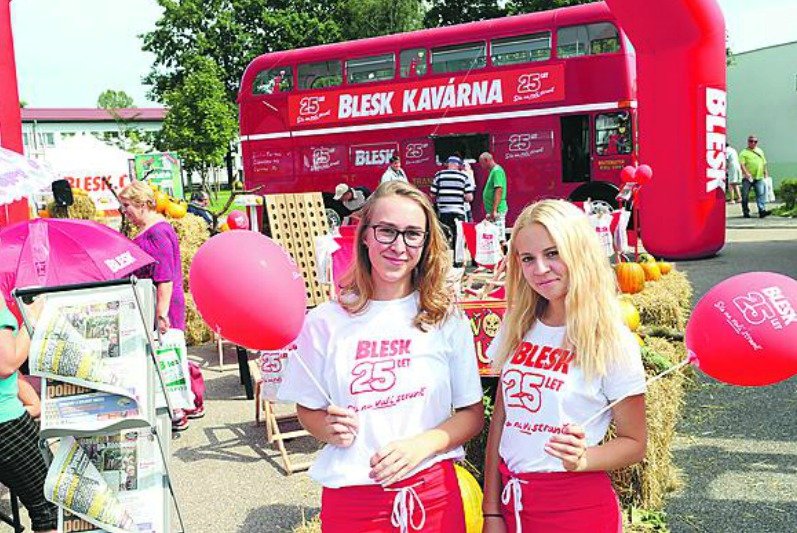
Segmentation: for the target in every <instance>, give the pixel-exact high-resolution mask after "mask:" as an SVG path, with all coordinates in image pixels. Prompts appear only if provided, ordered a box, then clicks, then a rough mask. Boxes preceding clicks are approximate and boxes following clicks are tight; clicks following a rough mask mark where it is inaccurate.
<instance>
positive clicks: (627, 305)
mask: <svg viewBox="0 0 797 533" xmlns="http://www.w3.org/2000/svg"><path fill="white" fill-rule="evenodd" d="M626 298H627V297H621V298H620V313H621V316H622V317H623V322H625V325H626V326H628V329H630V330H631V331H636V330H637V328H638V327H639V323H640V321H641V319H640V317H639V311H638V310H637V308H636V306H635V305H634V304H633V303H632V302H631V301H630V300H628V299H626Z"/></svg>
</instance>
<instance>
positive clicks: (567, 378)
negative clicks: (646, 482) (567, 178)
mask: <svg viewBox="0 0 797 533" xmlns="http://www.w3.org/2000/svg"><path fill="white" fill-rule="evenodd" d="M507 260H508V265H507V269H508V270H507V297H508V310H507V315H506V317H505V318H504V323H503V326H502V329H501V331H500V332H499V334H498V335H497V336H496V338H495V339H494V341H493V343H492V344H491V346H490V350H489V352H488V355H490V356H492V359H493V360H494V361H496V364H497V365H498V366H499V367H500V368H501V380H500V387H499V390H498V392H497V396H496V402H495V410H494V412H493V417H492V422H491V424H490V433H489V437H488V440H487V449H486V452H485V453H486V457H485V472H484V478H485V486H484V502H483V510H484V517H485V522H484V531H485V532H489V533H494V532H504V531H509V532H516V531H526V532H532V531H533V532H548V531H556V532H577V531H578V532H582V531H590V532H593V533H594V532H607V533H608V532H612V533H615V532H619V531H622V520H621V515H620V509H619V505H618V502H617V496H616V495H615V493H614V490H613V489H612V484H611V481H610V479H609V476H608V475H607V471H610V470H615V469H618V468H623V467H625V466H628V465H630V464H633V463H636V462H639V461H641V460H642V458H643V457H644V455H645V446H646V441H647V432H646V425H645V397H644V391H645V375H644V371H643V368H642V361H641V356H640V349H639V345H638V344H637V343H636V340H635V339H634V337H633V336H632V334H631V332H630V331H629V330H628V329H627V328H626V327H625V325H624V324H623V323H622V321H621V319H620V311H619V309H618V303H617V289H616V281H615V278H614V275H613V272H612V271H611V267H610V266H609V263H608V261H607V259H606V256H605V255H604V254H603V253H602V252H601V246H600V243H599V242H598V238H597V236H596V235H595V232H594V230H593V229H592V227H591V226H590V224H589V222H588V220H587V217H586V215H585V214H584V213H583V212H582V211H581V210H579V209H577V208H576V207H575V206H573V205H572V204H570V203H568V202H565V201H563V200H545V201H541V202H538V203H535V204H533V205H530V206H528V207H526V209H524V210H523V212H522V213H521V214H520V217H518V219H517V221H516V222H515V227H514V229H513V231H512V240H511V241H510V251H509V254H508V255H507ZM621 398H625V399H624V400H622V401H621V402H620V403H618V404H617V405H616V406H614V407H613V408H611V410H609V411H606V412H604V413H603V414H602V415H600V416H598V417H597V418H595V420H594V421H590V419H591V418H592V417H593V415H596V414H597V413H598V412H599V411H600V410H601V409H602V408H604V407H606V406H608V404H609V403H610V402H612V401H613V400H617V399H621ZM612 420H614V423H615V428H616V435H615V437H614V438H612V439H611V440H609V441H608V442H605V443H603V444H601V443H602V441H603V439H604V437H605V436H606V431H607V429H608V427H609V424H610V422H611V421H612ZM588 421H590V422H589V423H586V424H585V422H588ZM581 424H584V425H583V426H582V425H581Z"/></svg>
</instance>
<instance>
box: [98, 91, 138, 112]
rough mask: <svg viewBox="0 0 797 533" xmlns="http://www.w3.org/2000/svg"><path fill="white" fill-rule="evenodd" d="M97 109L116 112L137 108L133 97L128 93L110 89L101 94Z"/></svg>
mask: <svg viewBox="0 0 797 533" xmlns="http://www.w3.org/2000/svg"><path fill="white" fill-rule="evenodd" d="M97 107H99V108H101V109H107V110H108V111H115V110H117V109H126V108H129V107H136V106H135V105H134V104H133V97H132V96H130V95H129V94H127V93H126V92H124V91H115V90H113V89H108V90H105V91H102V93H100V96H99V97H98V98H97Z"/></svg>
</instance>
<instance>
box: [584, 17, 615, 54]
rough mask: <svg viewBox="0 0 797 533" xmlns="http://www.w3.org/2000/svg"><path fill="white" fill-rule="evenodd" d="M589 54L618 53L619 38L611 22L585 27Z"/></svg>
mask: <svg viewBox="0 0 797 533" xmlns="http://www.w3.org/2000/svg"><path fill="white" fill-rule="evenodd" d="M587 32H588V33H589V53H590V54H611V53H614V52H619V51H620V36H619V35H618V33H617V28H616V27H615V26H614V24H612V23H611V22H598V23H597V24H589V25H588V26H587Z"/></svg>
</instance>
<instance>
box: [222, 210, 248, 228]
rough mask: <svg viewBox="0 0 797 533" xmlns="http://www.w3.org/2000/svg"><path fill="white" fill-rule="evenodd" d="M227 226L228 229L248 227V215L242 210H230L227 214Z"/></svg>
mask: <svg viewBox="0 0 797 533" xmlns="http://www.w3.org/2000/svg"><path fill="white" fill-rule="evenodd" d="M227 226H229V228H230V229H249V217H248V216H246V213H244V212H243V211H238V210H235V211H230V214H229V215H227Z"/></svg>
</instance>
